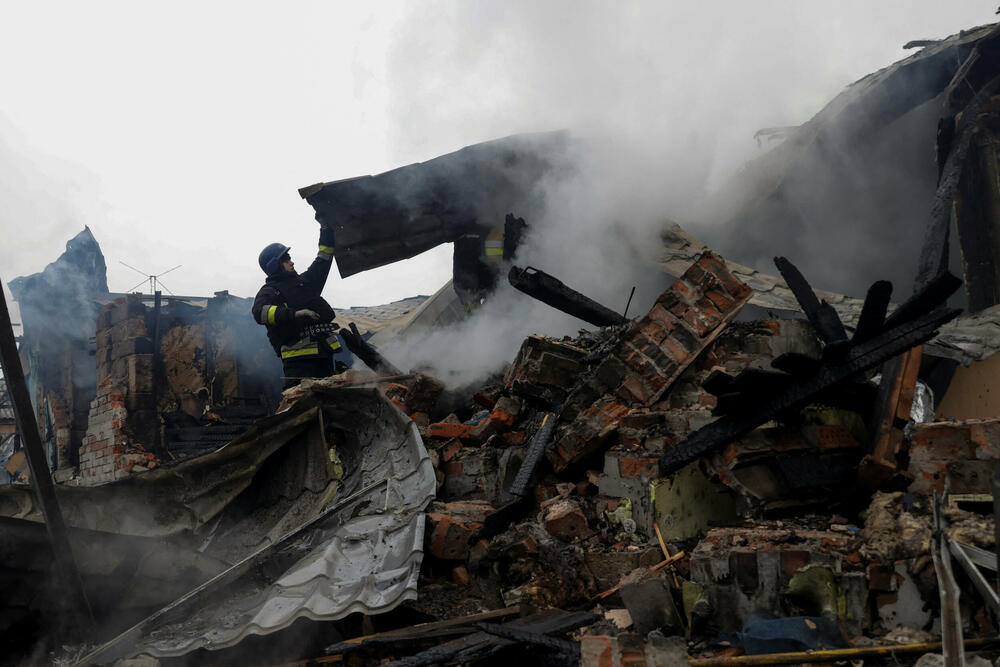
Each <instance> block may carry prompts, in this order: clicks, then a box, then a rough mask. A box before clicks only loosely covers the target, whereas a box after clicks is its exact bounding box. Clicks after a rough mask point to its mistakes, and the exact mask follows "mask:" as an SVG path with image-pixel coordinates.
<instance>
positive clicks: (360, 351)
mask: <svg viewBox="0 0 1000 667" xmlns="http://www.w3.org/2000/svg"><path fill="white" fill-rule="evenodd" d="M340 338H341V340H343V341H344V344H345V345H347V349H348V350H350V351H351V354H353V355H354V356H356V357H357V358H358V359H360V360H361V361H362V362H364V364H365V366H367V367H368V368H370V369H372V370H373V371H375V372H376V373H385V374H387V375H402V374H403V373H402V371H400V370H399V369H398V368H396V367H395V366H393V365H392V364H391V363H389V361H388V360H387V359H386V358H385V357H383V356H382V353H381V352H379V351H378V350H377V349H376V348H375V346H374V345H371V344H370V343H369V342H368V341H366V340H365V339H364V338H363V337H362V336H361V333H360V332H359V331H358V327H356V326H355V325H354V322H351V328H350V329H341V330H340Z"/></svg>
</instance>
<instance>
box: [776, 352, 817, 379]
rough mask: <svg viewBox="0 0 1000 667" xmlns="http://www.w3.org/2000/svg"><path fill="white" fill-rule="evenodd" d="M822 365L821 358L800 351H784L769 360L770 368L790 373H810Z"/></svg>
mask: <svg viewBox="0 0 1000 667" xmlns="http://www.w3.org/2000/svg"><path fill="white" fill-rule="evenodd" d="M822 365H823V360H822V359H816V358H815V357H810V356H809V355H808V354H802V353H801V352H785V353H784V354H780V355H778V356H777V357H776V358H775V359H774V361H772V362H771V367H772V368H777V369H778V370H779V371H785V372H786V373H791V374H792V375H811V374H813V373H815V372H816V371H818V370H819V369H820V366H822Z"/></svg>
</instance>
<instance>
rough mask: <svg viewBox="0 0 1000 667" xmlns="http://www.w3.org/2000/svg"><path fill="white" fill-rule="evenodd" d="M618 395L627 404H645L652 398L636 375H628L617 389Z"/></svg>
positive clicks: (651, 393) (650, 392)
mask: <svg viewBox="0 0 1000 667" xmlns="http://www.w3.org/2000/svg"><path fill="white" fill-rule="evenodd" d="M618 395H619V396H620V397H622V399H624V400H626V401H629V402H635V403H645V402H647V401H648V400H649V399H650V398H652V397H653V392H652V391H650V389H648V388H647V387H646V385H645V384H643V382H642V379H640V378H639V376H638V375H634V374H630V375H628V376H627V377H626V378H625V380H624V381H623V382H622V383H621V386H620V387H619V388H618Z"/></svg>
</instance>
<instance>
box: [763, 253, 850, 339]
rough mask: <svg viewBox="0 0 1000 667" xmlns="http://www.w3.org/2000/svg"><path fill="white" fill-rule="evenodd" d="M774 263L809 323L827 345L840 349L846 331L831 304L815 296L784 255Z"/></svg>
mask: <svg viewBox="0 0 1000 667" xmlns="http://www.w3.org/2000/svg"><path fill="white" fill-rule="evenodd" d="M774 265H775V266H777V267H778V271H779V272H780V273H781V277H782V278H784V279H785V282H786V283H788V288H789V289H790V290H792V294H794V295H795V299H796V301H798V302H799V305H800V306H801V307H802V312H804V313H805V314H806V317H807V318H808V319H809V323H810V324H812V325H813V327H814V328H815V329H816V333H817V334H818V335H819V337H820V338H821V339H822V340H823V342H824V343H826V345H827V347H828V348H830V347H832V348H833V349H834V350H840V349H842V348H843V347H844V346H845V345H846V344H847V342H848V341H847V332H846V331H844V324H843V323H842V322H841V321H840V316H839V315H837V311H836V310H834V309H833V306H831V305H830V304H828V303H827V302H826V301H820V300H819V298H817V297H816V293H815V292H813V289H812V287H811V286H810V285H809V282H808V281H807V280H806V279H805V276H803V275H802V272H800V271H799V270H798V268H796V266H795V265H794V264H792V263H791V262H790V261H788V260H787V259H785V258H784V257H775V258H774Z"/></svg>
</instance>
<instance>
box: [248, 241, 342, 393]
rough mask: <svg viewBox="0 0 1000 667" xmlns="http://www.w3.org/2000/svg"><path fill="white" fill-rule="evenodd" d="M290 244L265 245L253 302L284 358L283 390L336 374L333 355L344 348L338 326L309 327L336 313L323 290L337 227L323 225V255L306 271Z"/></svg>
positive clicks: (332, 317) (326, 319)
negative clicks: (321, 329)
mask: <svg viewBox="0 0 1000 667" xmlns="http://www.w3.org/2000/svg"><path fill="white" fill-rule="evenodd" d="M289 250H290V248H289V247H288V246H286V245H283V244H281V243H272V244H270V245H269V246H267V247H266V248H264V249H263V250H262V251H261V253H260V257H258V263H259V264H260V268H261V269H262V270H263V271H264V273H265V274H267V280H266V281H265V282H264V286H263V287H261V288H260V290H259V291H258V292H257V297H256V298H255V299H254V301H253V308H252V312H253V318H254V320H256V321H257V322H258V323H259V324H263V325H264V326H266V327H267V338H268V340H269V341H270V342H271V347H273V348H274V352H275V353H276V354H277V355H278V357H280V358H281V366H282V369H283V371H284V376H285V382H284V387H283V389H288V388H289V387H293V386H295V385H297V384H298V383H299V380H300V379H301V378H318V377H327V376H329V375H333V373H334V372H335V364H334V359H333V355H334V353H335V352H337V351H338V350H340V341H339V340H338V339H337V334H336V327H331V328H329V329H330V330H329V331H325V332H323V333H310V332H309V331H308V327H309V325H312V324H324V323H330V322H333V319H334V312H333V308H332V307H331V306H330V304H329V303H327V302H326V299H324V298H323V297H322V296H321V294H322V292H323V287H324V286H325V285H326V279H327V276H329V275H330V265H331V264H332V260H333V230H332V229H329V228H327V227H320V232H319V254H318V255H317V256H316V259H315V260H314V261H313V263H312V264H311V265H310V266H309V268H308V269H306V271H305V272H304V273H301V274H300V273H297V272H296V271H295V263H294V262H292V259H291V257H290V256H289V254H288V251H289Z"/></svg>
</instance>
